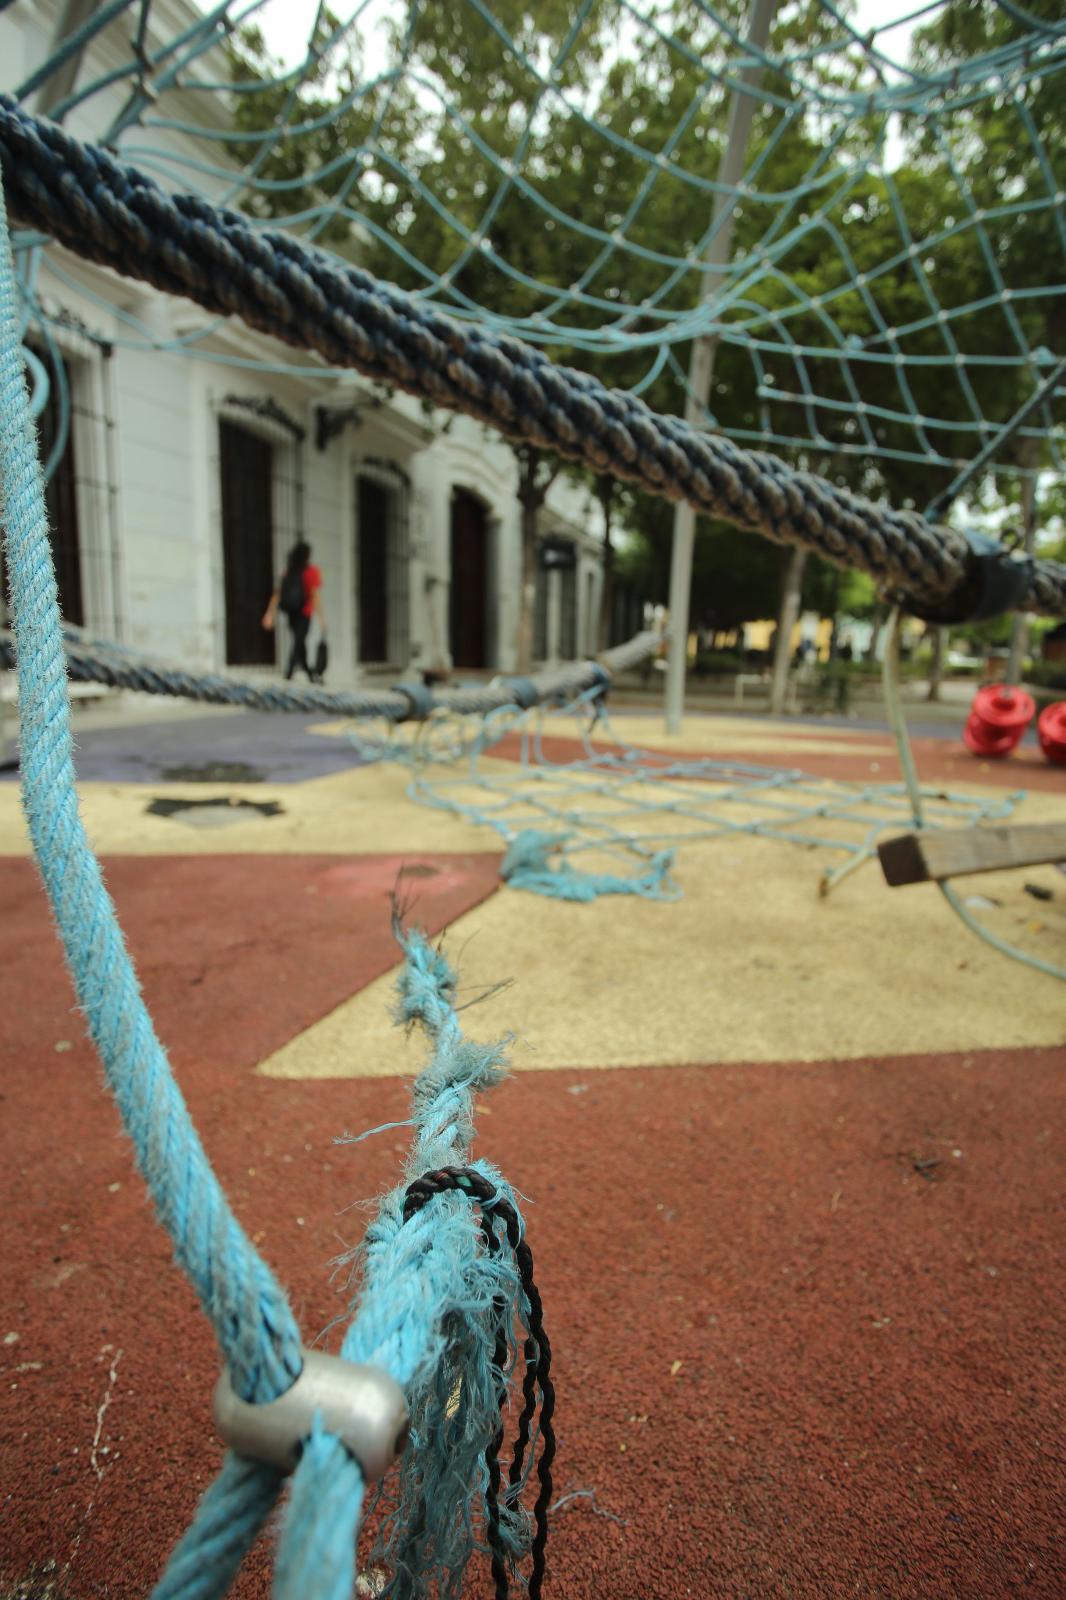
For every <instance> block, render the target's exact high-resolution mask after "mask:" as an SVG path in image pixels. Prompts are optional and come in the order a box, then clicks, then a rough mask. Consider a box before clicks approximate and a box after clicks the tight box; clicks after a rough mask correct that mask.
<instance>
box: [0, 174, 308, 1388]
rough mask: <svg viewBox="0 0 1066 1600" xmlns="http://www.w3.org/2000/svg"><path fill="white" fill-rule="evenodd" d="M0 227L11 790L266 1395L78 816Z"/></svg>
mask: <svg viewBox="0 0 1066 1600" xmlns="http://www.w3.org/2000/svg"><path fill="white" fill-rule="evenodd" d="M0 235H2V237H0V483H2V488H3V505H4V524H5V536H6V549H7V567H8V576H9V583H10V587H11V610H12V613H13V617H14V630H15V639H16V645H17V650H18V665H19V673H18V693H19V718H20V728H21V769H22V796H23V804H24V807H25V811H26V818H27V822H28V825H29V831H30V837H31V839H32V841H33V849H34V855H35V856H36V859H37V864H38V867H39V868H40V871H41V876H42V878H43V880H44V886H45V890H46V892H47V895H48V899H49V902H50V903H51V906H52V910H53V913H54V915H55V919H56V924H57V926H58V929H59V935H60V938H61V939H62V942H63V948H64V950H65V952H66V957H67V963H68V965H69V967H70V971H71V976H72V977H73V979H74V986H75V989H76V992H77V996H78V1000H79V1003H80V1004H81V1007H82V1009H83V1010H84V1012H85V1017H86V1021H87V1023H88V1027H89V1032H90V1034H91V1036H92V1039H93V1043H94V1044H95V1045H96V1048H97V1051H98V1053H99V1055H100V1059H101V1061H102V1062H103V1066H104V1072H105V1074H106V1076H107V1081H108V1084H109V1086H110V1088H111V1091H112V1093H113V1094H114V1096H115V1100H116V1102H117V1104H118V1107H119V1110H120V1112H121V1114H122V1119H123V1122H124V1123H125V1125H126V1131H127V1132H128V1133H129V1135H130V1138H131V1140H132V1142H133V1146H134V1151H135V1154H136V1157H137V1163H138V1165H139V1167H140V1169H141V1171H142V1173H143V1174H144V1177H145V1181H146V1182H147V1184H148V1188H149V1191H150V1192H151V1195H152V1199H153V1200H154V1202H155V1206H156V1210H157V1212H158V1214H159V1217H160V1220H161V1221H162V1223H163V1226H164V1227H165V1228H166V1229H167V1232H168V1233H169V1234H170V1237H171V1240H172V1242H173V1245H174V1251H175V1254H176V1256H177V1258H178V1260H179V1262H180V1263H181V1265H182V1267H183V1268H184V1269H185V1272H186V1273H187V1275H188V1277H189V1279H190V1281H191V1282H192V1284H193V1287H194V1288H195V1290H196V1292H197V1294H198V1295H199V1298H200V1301H201V1304H202V1305H203V1307H204V1310H205V1311H206V1313H207V1315H208V1317H209V1318H210V1320H211V1323H212V1325H213V1327H214V1329H215V1333H216V1334H217V1336H218V1341H219V1344H220V1345H221V1347H222V1352H223V1355H224V1358H225V1360H226V1362H227V1363H228V1365H229V1367H230V1369H231V1372H232V1374H233V1382H234V1385H235V1387H236V1388H237V1391H238V1393H239V1394H240V1395H241V1396H242V1397H243V1398H244V1399H246V1400H272V1399H274V1398H276V1396H277V1395H279V1394H282V1393H284V1391H285V1390H286V1389H287V1388H288V1387H289V1386H290V1384H291V1383H292V1381H293V1379H294V1378H295V1377H296V1375H297V1374H298V1373H299V1371H300V1365H301V1358H300V1338H299V1332H298V1329H297V1326H296V1322H295V1319H294V1317H293V1315H292V1312H291V1311H290V1310H289V1307H288V1304H287V1302H286V1300H285V1296H284V1294H283V1293H282V1290H281V1288H280V1287H279V1285H278V1284H277V1282H276V1281H275V1279H274V1277H273V1275H272V1274H271V1272H270V1270H269V1269H268V1267H267V1266H266V1265H265V1263H264V1262H263V1261H262V1259H261V1258H260V1256H259V1254H258V1252H257V1251H256V1250H255V1249H254V1247H253V1246H252V1244H251V1241H250V1240H249V1239H248V1238H247V1236H246V1235H245V1233H244V1231H243V1229H242V1228H241V1226H240V1224H239V1223H238V1222H237V1219H236V1218H235V1217H234V1215H233V1213H232V1212H231V1210H230V1208H229V1206H228V1204H227V1202H226V1199H225V1196H224V1195H223V1193H222V1189H221V1187H220V1185H219V1183H218V1180H217V1178H216V1177H215V1175H214V1173H213V1171H212V1170H211V1165H210V1162H209V1161H208V1159H207V1156H206V1154H205V1153H204V1150H203V1147H202V1145H201V1144H200V1140H199V1138H198V1137H197V1134H196V1130H195V1129H194V1128H193V1125H192V1122H191V1119H190V1117H189V1113H188V1110H187V1109H186V1106H185V1102H184V1100H183V1099H182V1095H181V1091H180V1090H179V1088H178V1086H177V1084H176V1083H175V1081H174V1077H173V1074H172V1072H171V1069H170V1064H169V1062H168V1060H167V1057H166V1053H165V1051H164V1050H163V1047H162V1045H161V1044H160V1042H159V1040H158V1039H157V1037H156V1035H155V1030H154V1028H153V1026H152V1021H151V1018H150V1017H149V1015H148V1011H147V1009H146V1007H145V1004H144V1001H143V999H142V997H141V993H140V989H139V987H138V984H137V978H136V975H135V973H134V970H133V964H132V962H131V961H130V958H129V955H128V953H127V951H126V947H125V944H124V941H123V938H122V931H121V929H120V927H119V925H118V919H117V917H116V915H115V909H114V906H113V905H112V902H111V899H110V896H109V895H108V893H107V890H106V889H105V888H104V884H103V880H102V877H101V873H100V866H99V863H98V861H97V860H96V857H95V856H94V854H93V852H92V849H91V847H90V845H89V841H88V839H87V838H86V835H85V830H84V827H83V826H82V822H81V818H80V816H79V814H78V801H77V795H76V791H75V787H74V766H73V758H72V742H71V734H70V707H69V700H68V695H67V683H66V677H65V674H64V667H63V645H62V629H61V623H60V618H59V606H58V603H57V600H56V586H55V575H54V571H53V567H52V555H51V550H50V547H49V541H48V524H47V517H46V513H45V507H44V489H43V483H42V479H41V470H40V465H39V462H38V459H37V449H36V440H35V438H34V434H33V428H32V425H31V424H30V421H29V401H28V396H27V393H26V384H25V378H24V375H23V369H22V362H21V358H20V354H19V337H18V316H17V307H16V297H15V276H14V267H13V263H12V257H11V246H10V239H9V236H8V232H7V218H6V213H5V210H4V206H3V198H2V196H0Z"/></svg>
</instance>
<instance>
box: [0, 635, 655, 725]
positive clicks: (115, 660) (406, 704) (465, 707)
mask: <svg viewBox="0 0 1066 1600" xmlns="http://www.w3.org/2000/svg"><path fill="white" fill-rule="evenodd" d="M661 642H662V641H661V637H660V635H659V634H657V633H640V634H637V635H636V636H635V637H634V638H632V639H630V640H628V641H627V642H626V643H625V644H622V645H617V646H616V647H615V648H614V649H613V650H608V651H606V652H605V653H604V655H603V656H602V657H601V658H600V660H599V662H591V661H581V662H574V663H571V664H567V665H566V666H561V667H552V668H549V669H548V670H546V671H544V672H539V673H537V674H536V676H535V677H533V678H530V679H529V680H528V682H529V683H530V684H531V685H532V688H533V690H534V691H535V699H534V700H531V701H530V703H531V704H536V703H538V702H540V701H544V700H551V699H555V698H556V697H557V696H559V695H564V694H565V695H568V696H573V695H575V694H579V693H581V691H582V690H585V689H592V688H595V687H596V686H597V685H600V684H603V683H604V682H605V674H606V677H607V678H609V677H610V676H611V675H612V673H617V672H624V671H625V670H627V668H629V667H631V666H635V665H636V664H637V663H638V662H640V661H643V660H644V659H645V658H646V657H647V656H649V655H651V654H653V652H654V651H655V650H656V649H658V647H659V645H660V644H661ZM63 649H64V651H65V653H66V658H67V676H68V677H69V678H71V679H72V680H73V681H74V682H76V683H99V684H105V685H107V686H108V687H109V688H114V689H135V690H138V691H140V692H141V693H144V694H162V695H174V696H176V697H178V698H180V699H185V700H202V701H205V702H206V703H207V704H209V705H230V706H243V707H245V708H246V709H247V710H249V711H297V712H300V711H302V712H319V713H321V714H322V715H325V716H343V717H380V718H382V719H383V720H385V721H386V722H403V721H404V720H405V719H407V718H408V717H410V716H411V715H412V712H413V710H414V706H413V704H412V701H411V698H410V697H409V696H408V695H406V694H403V693H402V692H400V691H398V690H395V689H375V690H355V691H350V690H333V689H320V688H316V687H315V686H314V685H312V684H308V685H307V686H304V685H301V684H294V683H256V682H255V681H254V680H252V679H247V678H235V677H230V676H229V675H228V674H223V673H219V672H192V671H190V670H188V669H186V668H184V667H181V666H178V665H177V664H176V663H174V662H170V661H160V660H157V659H156V658H154V657H151V656H144V655H140V654H138V653H137V652H136V651H133V650H127V649H125V648H124V647H122V646H120V645H116V644H113V643H110V642H109V641H107V640H103V639H90V638H88V637H84V636H81V635H79V634H78V633H77V632H75V631H74V630H71V629H67V630H66V631H65V634H64V639H63ZM15 664H16V652H15V649H14V640H13V638H12V636H11V635H10V634H8V633H5V632H4V631H2V630H0V666H14V665H15ZM424 699H425V706H426V708H427V711H429V710H432V711H450V712H453V713H455V714H456V715H464V716H465V715H476V714H480V713H482V712H488V711H498V710H502V709H504V708H505V707H508V706H512V705H514V691H513V690H512V689H509V688H508V687H507V685H506V683H504V684H500V685H493V684H478V685H476V686H475V687H472V688H466V689H437V690H434V691H432V692H430V691H426V693H425V696H424Z"/></svg>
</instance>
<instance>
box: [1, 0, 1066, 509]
mask: <svg viewBox="0 0 1066 1600" xmlns="http://www.w3.org/2000/svg"><path fill="white" fill-rule="evenodd" d="M746 11H747V7H746V5H744V4H737V3H721V0H720V3H718V4H716V5H714V6H712V5H710V4H706V3H702V0H665V3H662V4H652V3H649V0H643V3H632V4H631V3H628V0H580V3H579V4H578V5H577V6H576V8H575V7H574V6H573V5H572V4H569V3H568V4H562V3H560V0H542V3H541V4H538V5H537V6H535V7H528V6H527V5H525V4H524V3H519V0H456V3H455V4H454V5H450V6H442V5H439V4H432V3H423V4H419V3H414V4H411V5H410V6H409V7H408V8H407V9H406V11H404V10H403V9H402V8H395V7H385V6H384V5H382V4H381V3H380V0H362V3H359V4H355V5H354V6H353V5H351V4H347V5H345V6H344V7H343V8H340V9H339V10H338V11H331V10H329V9H328V8H326V7H325V6H324V5H319V6H317V7H315V6H313V5H303V6H301V5H300V4H298V3H296V0H265V3H261V4H255V3H249V0H223V3H221V4H218V5H215V6H213V7H210V8H209V9H208V8H207V7H206V6H205V9H204V10H203V11H200V10H197V9H195V8H194V7H192V6H189V5H184V4H180V3H177V4H176V3H175V0H171V3H170V4H169V5H168V6H167V7H166V8H165V10H164V8H163V7H161V6H160V5H159V4H158V3H157V4H155V5H153V4H152V0H129V3H128V4H123V3H122V0H112V4H111V5H110V6H106V5H105V6H102V7H101V8H100V10H99V11H98V12H97V13H96V15H95V17H93V18H90V20H89V22H88V23H87V24H86V25H85V27H84V29H83V32H84V33H85V34H86V36H89V42H88V48H87V50H86V52H85V54H84V55H83V57H82V59H81V63H80V67H79V71H78V75H77V77H76V79H75V81H74V84H73V86H72V87H71V88H70V89H69V90H68V91H67V92H66V93H65V94H63V95H62V96H61V97H60V98H59V99H58V100H55V88H54V85H55V83H57V82H59V81H61V79H60V77H59V74H60V73H61V71H62V63H63V61H64V60H65V59H67V57H68V56H69V53H70V52H69V49H67V48H66V47H63V46H60V47H59V48H57V49H55V50H54V52H53V54H52V57H51V60H46V61H45V62H44V63H43V64H42V65H41V66H40V67H39V68H38V69H37V70H36V71H35V72H34V73H33V75H32V76H31V77H30V78H29V79H27V80H26V81H25V82H24V83H23V84H21V85H19V86H14V87H15V89H16V93H17V94H18V95H19V96H20V98H22V99H23V100H24V102H25V103H26V104H27V105H28V106H29V108H30V109H40V108H41V105H42V104H43V103H45V102H44V101H42V99H41V98H40V97H41V96H44V97H47V100H48V101H49V102H53V101H54V103H49V111H50V114H51V115H53V116H62V117H63V118H64V119H65V121H66V124H67V126H69V127H70V128H71V130H72V131H73V132H75V133H77V134H79V135H80V136H82V137H86V138H90V139H94V140H97V141H98V142H101V143H104V144H106V145H108V146H110V147H111V148H114V149H117V150H118V151H119V152H120V153H121V154H122V155H123V157H124V159H126V160H129V161H131V162H133V163H134V164H135V165H137V166H139V167H141V168H142V169H143V170H145V171H146V172H149V173H151V174H152V175H153V176H154V177H155V178H157V180H159V181H160V182H162V183H163V184H164V185H165V186H166V187H168V188H171V189H173V190H182V191H192V192H197V193H200V194H202V195H204V196H205V197H206V198H208V199H209V200H211V201H213V202H215V203H220V204H225V205H228V206H231V207H235V208H237V209H240V210H243V211H244V212H245V213H246V214H248V215H249V216H251V217H252V218H254V219H257V220H258V221H260V222H262V224H263V225H264V226H266V225H270V226H274V227H277V226H281V227H283V228H286V229H289V230H291V231H292V232H294V233H296V234H298V235H300V236H301V237H302V238H304V239H306V240H311V241H314V242H316V243H317V244H319V245H320V246H322V247H323V248H326V249H328V250H332V251H335V252H337V253H338V254H339V255H341V256H342V257H344V258H346V259H349V260H353V261H358V262H359V263H361V264H362V265H364V266H366V267H368V268H369V269H370V270H371V271H373V272H375V273H377V274H378V275H379V276H381V277H384V278H387V279H389V280H391V281H394V282H396V283H399V284H400V285H401V286H403V287H405V288H407V289H409V290H411V291H413V292H414V293H415V294H417V295H418V296H419V297H421V298H422V299H424V300H425V301H427V302H429V303H432V304H433V305H434V306H436V307H439V308H441V309H443V310H445V311H446V312H448V313H449V314H451V315H452V316H455V317H458V318H461V319H469V320H473V321H476V322H478V323H480V324H482V325H488V326H491V327H492V328H494V329H497V330H500V331H506V332H508V333H512V334H515V335H517V336H519V337H520V338H522V339H524V340H526V341H529V342H531V343H533V344H536V345H539V346H541V347H543V348H545V349H546V350H548V351H549V352H550V353H551V354H552V355H554V356H557V357H558V358H559V359H561V360H565V361H567V362H568V363H569V364H572V365H574V366H577V367H580V368H583V369H585V370H588V371H592V372H594V373H595V374H596V375H597V376H598V377H600V378H602V379H603V380H604V381H606V382H607V383H608V384H610V385H612V386H615V387H619V388H623V389H628V390H631V391H632V392H634V393H636V394H640V395H642V396H644V398H645V399H647V400H648V401H649V403H650V404H651V405H652V406H653V407H655V408H656V409H658V410H660V411H663V412H667V413H678V412H682V411H683V410H684V409H685V404H686V391H687V376H686V375H687V370H688V363H689V356H690V351H691V346H692V341H693V339H694V338H696V337H699V336H708V337H711V338H713V339H714V340H715V341H716V342H717V355H716V367H715V381H714V385H713V390H712V393H711V396H710V404H709V406H708V407H705V408H703V415H704V416H705V418H706V421H707V423H708V425H710V426H713V427H716V428H719V429H721V430H722V431H724V432H725V433H727V434H728V435H730V436H731V437H732V438H734V439H736V440H738V441H741V442H743V443H746V444H753V445H758V446H761V447H768V448H770V449H773V450H775V451H777V452H779V453H784V454H786V455H789V456H790V457H791V458H792V459H794V460H799V461H800V462H801V463H802V464H803V465H805V466H807V467H809V468H812V469H813V470H816V471H819V472H822V473H824V474H826V475H828V476H834V477H838V478H840V479H841V480H846V481H848V482H849V483H851V484H852V485H853V486H855V487H859V488H862V489H865V490H868V491H873V492H877V491H878V490H885V489H887V491H888V492H889V494H890V495H892V497H893V498H895V499H897V500H902V501H912V502H914V503H917V504H918V505H924V504H926V503H928V501H929V499H930V498H931V497H932V496H933V494H934V493H936V492H940V491H942V490H943V489H944V487H945V486H946V485H948V484H950V483H951V481H952V480H953V478H954V476H955V475H956V474H957V473H958V472H959V471H960V470H962V469H963V468H964V467H965V464H966V463H967V462H968V461H972V460H973V459H974V458H975V457H976V456H977V455H978V454H979V453H980V452H981V451H982V450H984V449H986V447H989V446H992V450H991V452H990V454H991V460H990V468H991V470H992V471H995V470H996V469H1009V470H1010V471H1011V472H1012V473H1018V472H1035V471H1037V470H1039V469H1040V468H1041V467H1049V466H1050V467H1061V454H1060V445H1061V437H1060V435H1061V424H1062V422H1063V404H1062V396H1061V391H1059V393H1058V394H1056V393H1055V391H1054V390H1052V392H1051V394H1050V395H1049V396H1048V399H1047V402H1046V403H1044V404H1042V405H1041V406H1039V407H1038V408H1037V409H1036V410H1035V411H1034V412H1032V413H1031V414H1030V415H1029V416H1028V417H1027V419H1026V421H1025V423H1024V425H1022V426H1021V427H1020V428H1017V429H1015V430H1014V431H1013V432H1011V433H1010V436H1009V437H1006V436H1004V437H1003V438H1002V440H1001V442H1000V446H999V447H996V439H997V434H1001V433H1003V432H1004V430H1006V429H1008V428H1009V424H1010V421H1011V419H1012V418H1013V417H1015V416H1016V414H1017V412H1018V411H1019V409H1021V408H1022V407H1024V406H1025V404H1026V402H1027V401H1029V400H1031V398H1032V396H1033V394H1034V393H1035V392H1036V390H1037V389H1038V388H1039V386H1040V385H1041V383H1042V382H1043V381H1044V380H1046V378H1047V377H1048V374H1049V372H1051V371H1052V370H1053V368H1054V364H1055V359H1056V356H1060V355H1061V353H1062V345H1063V339H1062V323H1063V318H1064V315H1066V305H1064V301H1063V295H1064V291H1066V270H1064V269H1066V215H1064V200H1066V196H1064V194H1063V192H1062V191H1063V189H1064V188H1066V171H1064V144H1066V132H1064V130H1066V111H1064V110H1063V105H1064V103H1066V93H1064V91H1066V84H1064V81H1063V68H1064V66H1066V20H1064V19H1063V16H1062V11H1061V4H1060V0H1032V3H1030V4H1027V5H1026V6H1021V5H1017V4H1014V3H1012V0H948V3H932V4H925V5H919V6H917V7H915V6H908V5H907V4H906V0H889V4H888V5H885V4H878V5H874V4H873V3H872V0H866V3H865V4H860V5H859V6H858V8H856V7H855V6H854V5H850V4H848V3H847V0H840V3H838V4H832V3H828V0H799V3H786V4H783V5H781V6H779V7H778V9H777V12H776V16H775V18H774V22H773V26H772V29H771V33H770V37H769V41H768V44H767V46H766V48H765V50H764V51H753V50H752V49H751V48H750V47H749V46H747V45H746V44H745V37H746V31H747V17H746ZM886 12H891V13H892V15H891V17H890V18H888V17H886ZM94 34H95V37H91V36H92V35H94ZM104 61H106V62H108V63H109V64H108V65H107V66H106V68H105V67H103V66H101V65H100V63H102V62H104ZM50 83H51V84H52V85H53V87H52V89H51V90H50V88H49V84H50ZM6 87H8V88H11V87H12V86H11V85H7V86H6ZM734 91H740V92H742V93H744V94H747V95H750V96H751V97H752V99H753V100H754V118H753V125H752V133H751V138H750V142H749V148H748V156H747V163H746V170H745V172H744V176H743V178H742V180H741V181H740V183H739V184H738V185H736V186H735V187H733V188H728V189H725V190H723V188H722V187H721V185H719V184H718V182H717V178H716V175H717V173H718V170H719V162H720V159H721V155H722V151H723V147H724V143H725V134H726V127H727V120H728V113H729V104H730V98H731V96H732V94H733V93H734ZM730 225H731V226H732V227H733V229H734V236H733V243H732V253H731V258H730V260H729V261H728V264H726V265H724V266H719V267H716V268H715V269H714V270H713V271H708V269H707V266H706V261H705V256H706V254H707V252H708V249H709V248H711V247H713V240H714V238H715V236H716V234H718V233H719V232H720V230H721V229H722V228H725V227H727V226H730ZM62 271H63V269H62V265H61V263H58V262H53V261H48V263H47V264H46V265H45V267H44V268H43V270H42V271H41V272H40V273H39V275H38V277H37V279H36V280H34V281H31V282H30V283H29V285H28V293H29V295H30V298H31V308H32V310H33V313H34V315H37V316H39V317H40V318H42V319H44V320H46V319H47V295H46V293H45V292H44V291H45V289H46V286H47V282H48V279H49V275H50V274H55V273H58V274H60V275H61V274H62ZM35 286H36V287H37V288H38V289H39V290H40V293H38V294H37V295H36V298H35V297H34V289H35ZM208 331H209V330H207V329H202V330H200V331H199V332H193V333H191V334H188V335H185V336H184V337H183V348H186V349H187V348H189V346H190V344H195V343H196V341H197V339H202V338H203V337H204V336H205V335H206V333H207V332H208ZM128 332H129V337H130V338H131V339H132V340H134V341H136V340H137V339H138V338H139V337H144V338H150V339H152V342H154V343H156V344H157V345H158V344H159V342H160V341H159V339H158V336H157V335H153V334H150V333H148V332H142V330H140V329H138V327H137V326H136V325H135V324H132V323H131V324H130V326H129V329H128ZM264 364H265V363H264ZM279 370H280V364H279ZM316 370H317V371H319V372H320V371H321V370H322V369H321V367H317V368H316Z"/></svg>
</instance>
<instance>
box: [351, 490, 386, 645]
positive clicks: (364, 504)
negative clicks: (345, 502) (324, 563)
mask: <svg viewBox="0 0 1066 1600" xmlns="http://www.w3.org/2000/svg"><path fill="white" fill-rule="evenodd" d="M389 499H390V496H389V491H388V489H387V488H386V487H385V485H384V484H383V483H379V482H378V481H377V480H376V479H375V478H368V477H364V476H362V475H360V476H359V477H358V478H357V479H356V480H355V515H356V519H357V520H356V529H357V535H356V537H357V540H358V550H357V561H356V583H357V584H358V596H357V600H358V606H359V660H360V661H362V662H386V661H388V659H389V582H388V546H389V531H390V530H389V524H390V521H391V518H390V515H389V513H390V511H391V506H390V504H389Z"/></svg>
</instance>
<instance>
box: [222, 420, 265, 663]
mask: <svg viewBox="0 0 1066 1600" xmlns="http://www.w3.org/2000/svg"><path fill="white" fill-rule="evenodd" d="M219 459H220V473H221V480H222V565H223V579H224V584H225V594H226V660H227V662H229V663H230V664H231V665H232V666H271V665H273V662H274V635H273V634H272V633H267V631H266V629H265V628H264V627H263V625H262V616H263V612H264V611H265V610H266V606H267V601H268V600H269V599H270V594H271V590H272V589H273V587H274V518H273V488H274V470H273V469H274V451H273V448H272V446H271V445H270V443H269V442H268V441H267V440H266V439H261V438H260V437H259V435H258V434H255V433H249V432H248V431H247V430H246V429H245V428H241V427H238V425H237V424H236V423H235V422H226V421H222V422H220V423H219Z"/></svg>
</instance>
